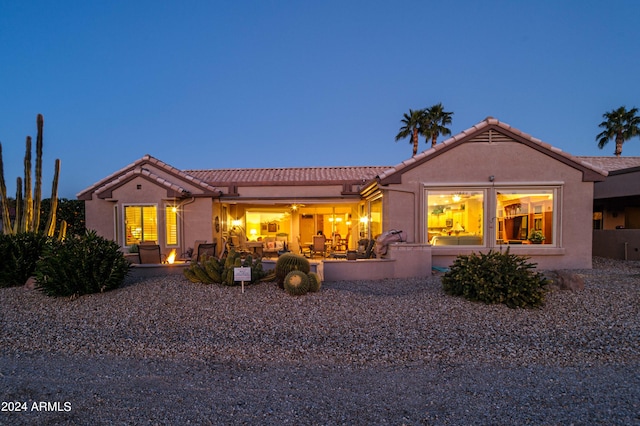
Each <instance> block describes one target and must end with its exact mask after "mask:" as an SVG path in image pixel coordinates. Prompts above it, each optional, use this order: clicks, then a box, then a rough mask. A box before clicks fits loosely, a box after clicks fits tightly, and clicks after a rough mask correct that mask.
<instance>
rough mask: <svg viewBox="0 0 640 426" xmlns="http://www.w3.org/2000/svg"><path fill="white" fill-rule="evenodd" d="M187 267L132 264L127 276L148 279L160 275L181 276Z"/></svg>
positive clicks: (183, 265)
mask: <svg viewBox="0 0 640 426" xmlns="http://www.w3.org/2000/svg"><path fill="white" fill-rule="evenodd" d="M188 266H189V263H173V264H168V263H159V264H155V263H151V264H144V265H141V264H139V263H134V264H132V265H131V271H130V272H129V276H130V277H132V278H148V277H158V276H162V275H178V274H179V275H182V274H183V272H182V271H183V270H184V269H185V268H187V267H188Z"/></svg>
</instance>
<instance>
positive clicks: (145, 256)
mask: <svg viewBox="0 0 640 426" xmlns="http://www.w3.org/2000/svg"><path fill="white" fill-rule="evenodd" d="M138 254H139V255H140V263H141V264H145V263H147V264H149V263H155V264H158V263H162V255H161V254H160V246H159V245H158V244H140V245H139V246H138Z"/></svg>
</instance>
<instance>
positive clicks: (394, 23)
mask: <svg viewBox="0 0 640 426" xmlns="http://www.w3.org/2000/svg"><path fill="white" fill-rule="evenodd" d="M639 16H640V1H637V0H626V1H623V0H607V1H605V0H602V1H592V0H567V1H562V0H536V1H528V0H527V1H517V0H510V1H490V0H488V1H475V0H473V1H472V0H467V1H463V0H460V1H455V0H452V1H391V0H388V1H378V0H362V1H360V0H353V1H351V0H337V1H334V0H323V1H304V0H298V1H284V0H283V1H277V0H275V1H266V0H263V1H258V0H256V1H246V0H233V1H214V0H207V1H204V0H202V1H200V0H199V1H195V0H180V1H163V0H154V1H150V0H109V1H106V0H96V1H86V0H81V1H80V0H78V1H67V0H61V1H33V0H20V1H14V0H0V55H1V56H0V58H1V61H0V142H1V143H2V148H3V158H4V169H5V178H6V180H7V186H8V188H7V189H8V192H9V194H10V195H11V196H14V195H15V179H16V177H17V176H22V175H23V158H24V150H25V146H24V141H25V138H26V136H27V135H31V136H32V137H33V138H34V140H35V135H36V124H35V120H36V115H37V114H38V113H41V114H43V115H44V119H45V134H44V143H45V145H44V151H45V160H44V161H45V162H44V176H43V180H44V183H45V185H46V186H45V191H46V192H45V194H44V195H45V196H48V194H49V191H50V182H51V179H52V176H53V165H54V161H55V159H56V158H60V159H61V161H62V168H61V174H60V191H59V195H60V197H64V198H75V195H76V194H77V193H78V192H80V191H82V190H83V189H85V188H87V187H88V186H90V185H92V184H93V183H95V182H97V181H99V180H100V179H102V178H104V177H106V176H108V175H109V174H111V173H113V172H114V171H116V170H118V169H120V168H122V167H124V166H126V165H128V164H130V163H132V162H134V161H135V160H137V159H139V158H141V157H142V156H143V155H145V154H150V155H152V156H154V157H157V158H159V159H160V160H162V161H165V162H167V163H169V164H171V165H172V166H175V167H177V168H180V169H214V168H263V167H300V166H355V165H395V164H397V163H399V162H401V161H403V160H405V159H407V158H409V157H410V156H411V145H410V143H409V140H408V139H407V140H402V141H400V142H397V143H396V142H395V135H396V134H397V132H398V130H399V128H400V126H401V123H400V120H401V118H402V116H403V114H404V113H405V112H408V110H409V109H410V108H412V109H419V108H424V107H428V106H431V105H433V104H436V103H438V102H442V103H443V104H444V106H445V109H446V110H448V111H452V112H453V113H454V115H453V123H452V125H451V126H450V127H451V130H452V132H453V134H456V133H458V132H460V131H462V130H465V129H467V128H469V127H471V126H473V125H474V124H476V123H478V122H480V121H482V120H483V119H484V118H485V117H487V116H492V117H495V118H498V119H499V120H501V121H503V122H505V123H508V124H510V125H512V126H514V127H516V128H518V129H520V130H522V131H524V132H526V133H529V134H531V135H533V136H535V137H537V138H539V139H542V140H543V141H545V142H548V143H550V144H552V145H554V146H556V147H558V148H560V149H562V150H563V151H566V152H569V153H570V154H573V155H612V154H613V150H614V143H613V142H610V143H609V144H608V145H607V146H606V147H605V148H604V149H603V150H600V149H598V147H597V143H596V141H595V136H596V134H597V133H599V131H600V129H599V128H598V124H599V123H600V122H601V121H602V114H603V113H604V112H607V111H610V110H613V109H615V108H618V107H620V106H623V105H624V106H626V107H627V108H631V107H634V106H638V107H640V80H639V78H640V77H639V76H640V74H639V70H640V54H639V53H638V51H639V46H640V44H639V41H640V37H639V32H638V17H639ZM442 140H443V139H442V138H440V140H439V141H442ZM428 147H429V145H427V143H426V142H425V141H424V140H422V139H421V141H420V150H425V149H427V148H428ZM623 156H640V138H635V139H633V140H631V141H629V142H627V143H626V144H625V146H624V149H623Z"/></svg>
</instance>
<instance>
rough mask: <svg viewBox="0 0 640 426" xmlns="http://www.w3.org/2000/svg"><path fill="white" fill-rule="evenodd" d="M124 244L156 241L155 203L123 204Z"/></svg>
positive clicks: (156, 219) (156, 215)
mask: <svg viewBox="0 0 640 426" xmlns="http://www.w3.org/2000/svg"><path fill="white" fill-rule="evenodd" d="M124 229H125V245H127V246H130V245H132V244H139V243H141V242H144V241H154V242H157V241H158V213H157V208H156V206H155V205H129V206H124Z"/></svg>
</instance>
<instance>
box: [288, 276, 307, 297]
mask: <svg viewBox="0 0 640 426" xmlns="http://www.w3.org/2000/svg"><path fill="white" fill-rule="evenodd" d="M284 289H285V291H286V292H287V293H289V294H290V295H292V296H301V295H303V294H307V292H308V291H309V276H308V275H307V274H305V273H304V272H302V271H291V272H289V273H288V274H287V276H286V277H284Z"/></svg>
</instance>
